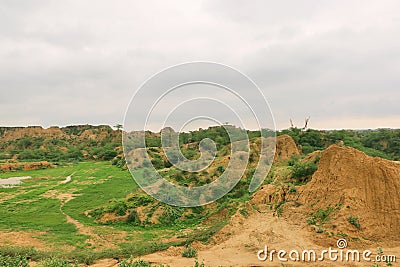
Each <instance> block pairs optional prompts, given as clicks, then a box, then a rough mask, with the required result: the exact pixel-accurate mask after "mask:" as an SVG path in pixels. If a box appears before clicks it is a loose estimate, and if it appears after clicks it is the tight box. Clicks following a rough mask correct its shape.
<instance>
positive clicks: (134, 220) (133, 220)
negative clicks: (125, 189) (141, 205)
mask: <svg viewBox="0 0 400 267" xmlns="http://www.w3.org/2000/svg"><path fill="white" fill-rule="evenodd" d="M126 222H127V223H130V224H133V225H140V219H139V216H138V214H137V211H136V210H131V212H130V213H129V215H128V218H127V219H126Z"/></svg>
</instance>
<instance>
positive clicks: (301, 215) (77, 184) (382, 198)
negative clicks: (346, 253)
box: [0, 126, 400, 265]
mask: <svg viewBox="0 0 400 267" xmlns="http://www.w3.org/2000/svg"><path fill="white" fill-rule="evenodd" d="M31 128H32V127H31ZM13 131H14V133H15V134H13ZM248 133H249V139H250V159H249V163H248V166H247V169H246V171H245V173H244V175H243V177H242V179H241V180H240V181H239V183H238V184H237V185H236V186H235V187H234V188H233V189H232V190H231V191H230V192H229V193H228V194H227V195H226V196H224V197H222V198H220V199H218V200H217V201H216V202H214V203H211V204H208V205H206V206H202V207H196V208H180V207H173V206H169V205H166V204H163V203H160V202H159V201H157V200H155V199H154V198H152V197H150V196H148V195H147V194H145V193H144V192H143V191H142V190H140V189H138V188H137V185H136V184H134V182H133V180H131V179H130V175H129V173H128V172H127V170H123V171H120V170H119V169H118V168H116V167H115V166H111V165H109V164H110V163H107V162H85V163H80V164H70V166H68V167H66V168H64V169H63V168H54V169H48V170H40V171H36V172H38V173H37V174H36V175H34V174H33V173H28V174H27V173H26V172H21V173H20V174H21V176H22V175H32V177H34V179H33V180H32V181H30V182H28V183H27V186H31V187H32V188H30V189H33V188H36V186H37V185H36V184H35V183H40V182H43V183H45V185H46V186H47V188H48V189H51V190H50V191H49V190H46V189H43V188H42V187H39V188H36V189H35V190H36V191H37V192H36V191H35V190H25V189H24V187H23V186H24V185H22V186H21V190H19V188H13V189H12V190H14V191H12V192H11V191H10V192H8V191H5V190H6V189H3V190H2V191H1V195H0V197H1V198H2V199H3V200H4V201H3V202H2V203H1V204H2V205H1V208H2V209H4V210H5V211H7V214H9V216H5V217H4V218H3V221H4V222H5V223H6V222H7V223H8V225H12V226H13V227H14V226H15V222H14V220H12V221H9V219H7V218H11V217H10V216H11V215H12V216H14V215H15V216H17V217H18V216H19V215H18V214H19V213H24V216H23V217H21V218H23V219H24V220H29V219H31V217H32V216H31V215H30V212H35V214H36V213H40V212H44V211H47V212H50V211H51V212H52V213H54V214H53V215H52V218H58V220H61V219H65V216H66V214H68V216H70V217H71V218H72V219H73V220H71V221H73V222H74V223H73V225H75V226H76V227H78V228H79V229H78V231H76V229H75V228H74V227H75V226H73V225H68V227H69V228H68V229H67V228H66V229H64V230H63V232H62V233H63V234H64V236H69V235H70V233H69V232H68V231H71V233H72V232H77V233H80V234H82V233H83V235H80V236H79V240H80V243H79V248H78V247H73V248H72V249H76V250H78V251H79V253H82V251H84V252H85V253H89V252H88V251H91V250H93V249H99V250H101V249H102V248H101V245H103V243H104V241H102V240H103V239H101V238H100V237H99V236H98V235H94V234H93V233H95V231H94V230H95V229H100V228H101V229H102V230H101V231H104V232H101V233H104V235H105V236H106V237H107V239H106V240H107V242H106V243H107V244H106V245H107V246H109V245H112V246H111V247H113V249H117V248H118V247H120V248H122V251H123V252H120V251H113V252H112V253H113V254H110V253H111V252H107V253H108V254H106V255H108V256H107V257H118V258H119V257H120V255H123V256H126V255H127V253H131V254H134V255H143V254H148V253H151V252H155V251H158V250H163V249H166V248H167V247H169V246H171V245H175V246H183V245H191V246H192V247H194V248H196V249H199V250H201V249H208V248H209V247H210V246H212V245H214V244H219V243H221V242H225V241H227V242H231V244H233V245H232V246H233V247H234V248H235V249H237V250H234V251H239V250H241V251H243V250H245V249H247V250H248V251H247V252H246V253H249V255H250V256H251V258H252V259H253V258H254V251H255V250H257V249H259V248H260V247H262V246H264V245H265V242H266V241H265V238H269V237H271V240H272V238H273V237H274V238H276V239H277V240H283V239H287V240H289V241H287V242H292V241H293V240H291V238H293V237H294V236H296V235H297V234H299V236H302V238H303V237H304V238H308V239H307V240H308V241H307V242H310V243H311V245H312V242H313V240H325V241H326V240H328V241H329V240H330V239H333V240H334V241H336V239H337V238H338V237H349V240H350V238H351V240H352V241H353V240H361V241H362V242H364V240H366V239H369V240H373V241H375V240H393V241H396V237H395V234H396V233H398V230H399V224H398V221H399V218H400V216H399V214H398V211H399V199H400V196H399V183H398V182H399V178H398V177H399V164H398V163H397V162H393V161H389V160H384V159H381V158H372V157H370V156H368V155H366V154H364V153H362V152H360V151H357V150H355V149H353V148H349V147H345V145H350V144H353V146H358V145H359V146H361V149H362V150H366V151H367V152H368V153H369V154H374V153H375V154H379V155H383V156H384V157H387V158H393V159H397V158H398V157H399V153H398V151H397V150H396V148H393V147H392V145H393V144H395V143H396V142H397V138H398V134H399V131H398V130H379V131H361V132H353V131H334V132H321V131H315V130H308V131H299V130H297V129H289V130H285V131H282V132H279V133H278V135H279V136H278V137H277V142H276V144H277V147H276V157H275V159H274V165H273V166H272V169H271V172H270V173H269V174H268V176H267V177H266V179H265V181H264V184H263V186H262V188H261V189H260V190H258V191H257V192H255V193H254V194H253V193H249V192H248V186H249V183H250V181H251V179H252V175H253V172H254V170H255V167H256V164H257V163H258V152H257V151H258V149H259V147H260V139H261V137H260V133H259V132H248ZM336 135H338V136H337V138H336V137H335V138H334V136H336ZM0 136H1V137H0V144H1V147H2V150H1V153H2V154H3V155H6V154H7V155H12V158H14V160H28V159H29V158H27V159H23V157H22V159H21V158H20V155H24V154H26V153H29V151H33V152H34V154H35V155H36V154H39V155H40V153H42V156H43V157H41V158H38V159H36V158H30V159H29V160H43V159H50V158H49V155H51V154H48V152H49V151H58V150H59V151H60V155H61V156H60V157H58V158H57V157H55V158H54V159H55V160H54V161H58V160H60V161H62V160H74V161H76V160H78V161H79V160H85V159H111V158H112V157H111V156H115V155H116V154H117V153H119V154H118V155H117V157H115V158H114V159H113V160H112V162H113V163H114V164H115V165H118V166H120V167H123V165H124V158H123V156H122V154H121V150H120V146H121V143H120V142H121V132H120V131H113V130H112V129H111V128H110V127H108V126H99V127H93V126H73V127H66V128H60V129H47V130H45V129H40V128H34V129H30V128H29V129H28V128H22V129H21V128H18V129H13V128H2V130H1V135H0ZM13 136H14V137H13ZM145 136H146V144H147V148H146V149H147V152H148V153H149V155H150V158H151V162H152V164H153V165H154V166H155V168H156V170H157V171H158V172H160V173H163V174H164V175H165V177H166V178H167V179H168V180H170V181H171V182H173V183H176V184H179V185H182V186H197V185H202V184H205V183H209V182H211V181H212V180H214V179H216V178H217V177H218V176H219V175H220V174H221V173H222V172H223V171H224V170H225V168H226V165H227V163H228V162H229V159H230V158H229V156H230V149H231V145H230V141H229V136H228V135H227V133H226V132H225V130H224V128H223V127H210V128H209V129H204V130H199V131H193V132H189V133H181V134H180V139H179V140H180V148H181V150H182V153H183V154H184V155H185V157H187V158H188V159H196V158H198V157H199V156H200V153H199V149H198V147H199V143H200V141H201V140H203V139H204V138H210V139H213V140H214V141H215V143H216V146H217V150H218V152H217V155H216V159H215V161H214V163H213V164H212V165H211V167H210V168H209V169H207V170H204V171H201V172H195V173H191V172H184V171H181V170H178V169H177V168H175V167H174V166H173V165H172V164H171V162H169V161H168V160H167V158H166V157H165V155H164V152H163V149H162V148H161V136H160V134H159V133H151V132H146V133H145ZM291 136H294V138H292V137H291ZM382 138H388V139H389V140H390V141H387V140H385V139H382ZM55 140H58V141H55ZM367 140H375V141H374V142H378V143H379V144H385V145H377V146H374V145H373V144H372V143H369V141H367ZM53 141H54V142H56V144H54V142H53ZM59 142H61V143H62V145H60V143H59ZM25 143H26V145H25V146H22V144H25ZM39 144H40V145H39ZM110 144H111V145H110ZM330 144H337V145H333V146H331V145H330ZM389 144H390V146H389ZM19 145H20V147H19ZM367 145H368V146H367ZM369 146H371V147H369ZM3 147H4V150H3ZM325 147H328V148H327V149H325ZM105 148H106V150H107V151H110V152H113V153H112V155H111V156H110V157H100V156H99V155H100V154H98V153H99V152H100V151H102V150H103V151H104V149H105ZM97 149H100V150H97ZM139 149H140V148H139ZM317 149H319V150H317ZM302 150H303V151H302ZM71 151H78V152H80V153H77V155H78V154H79V156H78V157H75V156H76V155H75V156H74V155H73V154H70V153H72V152H71ZM96 151H97V152H96ZM14 152H15V153H14ZM142 152H145V151H144V150H143V151H142ZM142 152H140V153H142ZM62 155H64V156H65V155H71V157H62ZM103 155H104V154H103ZM91 164H93V165H91ZM137 164H138V165H140V164H143V162H140V161H138V162H137ZM122 169H123V168H122ZM61 171H62V173H63V175H60V174H57V176H54V175H53V176H52V175H51V173H53V172H54V173H58V172H61ZM66 172H67V173H66ZM39 174H40V175H39ZM71 174H73V177H72V181H70V182H67V183H66V184H64V183H63V182H62V180H64V179H65V176H67V175H71ZM2 175H3V176H2V177H6V176H5V175H6V174H2ZM13 175H14V174H13ZM44 177H46V178H44ZM42 179H44V180H42ZM124 179H128V180H129V181H130V183H131V185H130V186H129V187H127V186H125V184H124V183H125V182H124ZM110 188H111V189H110ZM116 189H118V192H117V190H116ZM7 190H8V189H7ZM114 190H115V192H114ZM45 191H48V192H47V193H46V194H44V192H45ZM15 192H17V194H15ZM16 196H18V200H19V201H22V202H23V201H25V200H26V199H27V198H29V199H35V201H36V202H32V203H31V202H26V203H25V202H24V204H23V205H25V206H28V207H29V209H23V211H21V210H20V209H18V206H17V205H19V202H16V201H15V200H16V199H12V198H15V197H16ZM44 197H45V198H44ZM46 198H49V199H50V200H51V201H53V202H54V203H52V204H51V205H49V206H47V204H46V203H47V202H46V201H49V200H48V199H46ZM22 202H21V203H22ZM58 202H59V203H58ZM37 203H41V204H42V206H40V205H38V204H37ZM57 204H60V207H62V210H63V212H64V213H65V214H60V213H59V206H58V205H57ZM38 207H41V210H37V209H38ZM375 212H376V213H375ZM35 218H36V217H35ZM379 218H381V221H379ZM64 221H65V220H64ZM265 222H268V223H265ZM283 222H284V223H283ZM20 223H22V224H23V225H25V226H26V225H28V226H26V227H27V228H24V229H27V230H29V229H35V230H38V229H43V227H42V225H40V228H39V226H38V223H35V222H31V223H30V224H26V222H24V221H22V222H20ZM52 223H53V224H52V225H49V226H48V229H50V230H51V229H52V227H56V226H55V225H58V224H59V223H58V222H57V220H56V219H54V221H52ZM283 224H285V225H292V226H293V225H299V226H300V230H299V229H298V228H296V227H293V228H291V227H289V228H288V229H289V230H292V229H293V231H297V230H298V231H300V232H294V233H295V234H293V235H292V236H287V237H285V236H283V235H284V234H285V231H281V232H280V233H275V232H274V231H277V230H276V229H279V228H280V226H281V225H283ZM387 225H389V226H387ZM85 226H86V227H88V226H90V227H89V228H90V229H91V230H90V231H89V230H88V229H86V230H87V231H86V230H85ZM34 227H36V228H34ZM97 227H98V228H97ZM108 227H109V228H108ZM268 227H270V228H268ZM378 227H379V229H380V230H378ZM383 227H388V228H387V229H386V230H382V228H383ZM267 228H268V231H269V232H267V230H266V229H267ZM82 229H83V230H82ZM105 229H108V230H110V232H111V233H114V232H115V231H116V229H118V230H119V231H118V232H119V233H120V234H121V236H124V235H126V234H128V233H130V232H132V229H134V230H135V231H137V233H136V232H135V234H134V235H135V236H132V235H129V234H128V236H129V238H126V239H124V238H121V239H118V240H119V241H118V242H119V243H121V242H122V243H121V244H108V243H112V242H114V241H112V240H114V239H112V238H111V235H112V234H110V235H109V236H108V235H107V234H106V232H107V231H106V230H105ZM301 231H303V232H304V231H305V232H307V233H308V234H307V235H303V234H302V233H303V232H301ZM53 232H56V234H57V233H58V232H57V231H53ZM161 232H162V233H163V235H162V238H160V236H161V234H160V233H161ZM216 233H217V234H216ZM300 234H301V235H300ZM91 235H92V236H91ZM238 235H241V237H240V239H238V238H237V237H238ZM247 235H248V236H247ZM136 236H143V237H146V238H147V237H151V238H150V240H151V241H150V242H147V243H146V242H145V240H142V239H140V240H139V241H140V242H144V243H143V244H145V246H144V247H140V246H138V245H137V244H139V243H138V242H137V241H138V239H135V238H136ZM281 236H283V237H281ZM310 236H311V237H310ZM108 237H110V238H108ZM264 237H265V238H264ZM76 238H78V237H76ZM263 238H264V239H263ZM93 240H97V241H98V242H93ZM229 240H231V241H229ZM238 240H239V241H240V240H245V241H246V244H247V245H249V247H248V248H247V247H246V248H243V245H242V243H240V242H238ZM130 241H132V242H130ZM295 241H296V240H295ZM361 241H360V242H361ZM49 242H50V241H49ZM57 242H60V241H57ZM91 242H92V243H93V244H92V243H91ZM331 243H332V242H331ZM331 243H329V245H331ZM68 244H69V245H71V246H74V245H75V244H74V243H72V242H70V243H68ZM140 244H142V243H140ZM332 244H334V242H333V243H332ZM307 245H308V243H307ZM224 246H225V243H224ZM299 246H302V247H305V246H304V243H302V244H299ZM115 247H116V248H115ZM309 247H310V246H309ZM177 250H178V251H180V252H181V251H182V250H183V247H182V250H181V249H180V248H178V249H177ZM178 254H179V255H178V257H181V255H182V254H181V253H178ZM68 255H69V254H68ZM68 255H67V256H68ZM95 255H97V254H95ZM116 255H117V256H116ZM96 257H101V256H96ZM161 260H162V259H161ZM248 265H251V264H248Z"/></svg>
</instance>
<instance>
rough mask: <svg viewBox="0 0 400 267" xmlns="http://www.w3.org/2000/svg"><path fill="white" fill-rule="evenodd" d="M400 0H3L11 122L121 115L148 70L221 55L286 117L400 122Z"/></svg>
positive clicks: (3, 94) (103, 119)
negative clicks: (93, 0)
mask: <svg viewBox="0 0 400 267" xmlns="http://www.w3.org/2000/svg"><path fill="white" fill-rule="evenodd" d="M399 11H400V4H399V3H398V1H369V2H368V3H367V2H365V1H261V0H256V1H251V2H248V1H246V2H245V1H243V0H241V1H230V0H229V1H228V0H208V1H207V0H204V1H201V2H193V1H173V2H170V1H169V2H164V1H145V2H143V1H118V2H116V3H111V2H109V1H96V3H95V4H93V2H92V1H63V2H60V1H50V0H48V1H25V2H19V1H11V0H10V1H2V4H1V5H0V62H1V64H0V115H1V121H0V125H33V124H40V125H43V126H50V125H67V124H75V123H93V124H102V123H106V124H115V123H118V122H121V121H122V119H123V116H124V112H125V109H126V106H127V105H128V103H129V100H130V98H131V96H132V94H133V93H134V91H135V90H136V89H137V88H138V86H139V85H140V84H141V83H142V82H143V81H144V80H146V79H147V78H148V77H150V76H151V75H153V74H154V73H156V72H158V71H160V70H161V69H163V68H166V67H168V66H170V65H174V64H178V63H181V62H187V61H192V60H209V61H216V62H220V63H225V64H228V65H231V66H233V67H235V68H237V69H239V70H242V71H243V72H245V73H246V74H247V75H249V76H250V77H251V78H252V79H253V80H254V81H255V82H256V83H257V84H258V85H259V86H260V88H261V89H262V91H263V92H264V94H265V95H266V96H267V98H268V100H269V102H270V104H271V107H272V110H273V112H274V114H275V117H276V118H275V119H276V122H277V126H278V128H282V127H288V126H289V123H288V121H289V118H293V119H294V120H295V121H297V122H298V124H301V123H302V121H303V119H304V118H305V117H307V116H311V127H316V128H343V127H349V126H350V127H351V128H376V127H399V124H398V122H399V119H400V106H399V105H398V100H399V99H400V98H399V97H400V93H399V90H398V88H399V85H400V79H399V78H398V77H399V75H398V72H399V70H400V50H399V49H398V47H399V45H400V34H399V33H400V15H399V14H400V12H399ZM151 94H152V92H149V96H150V95H151ZM254 101H257V99H254Z"/></svg>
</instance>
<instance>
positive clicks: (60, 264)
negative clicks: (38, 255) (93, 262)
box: [37, 257, 78, 267]
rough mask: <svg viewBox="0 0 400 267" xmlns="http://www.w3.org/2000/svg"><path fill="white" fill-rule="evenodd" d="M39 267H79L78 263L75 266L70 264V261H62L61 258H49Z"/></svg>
mask: <svg viewBox="0 0 400 267" xmlns="http://www.w3.org/2000/svg"><path fill="white" fill-rule="evenodd" d="M37 266H38V267H73V266H74V267H78V263H77V262H75V264H74V265H72V264H70V263H69V262H68V260H65V259H61V258H55V257H54V258H49V259H45V260H43V261H42V262H41V263H40V264H38V265H37Z"/></svg>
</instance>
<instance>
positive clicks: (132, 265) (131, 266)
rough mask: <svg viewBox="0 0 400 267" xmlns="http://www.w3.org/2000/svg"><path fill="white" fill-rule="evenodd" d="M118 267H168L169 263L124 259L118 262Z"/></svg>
mask: <svg viewBox="0 0 400 267" xmlns="http://www.w3.org/2000/svg"><path fill="white" fill-rule="evenodd" d="M118 267H169V265H167V266H164V265H162V264H161V265H151V264H150V263H149V262H147V261H144V260H138V261H135V262H133V259H132V258H130V259H129V260H124V261H122V262H120V263H119V264H118Z"/></svg>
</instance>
